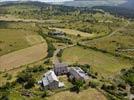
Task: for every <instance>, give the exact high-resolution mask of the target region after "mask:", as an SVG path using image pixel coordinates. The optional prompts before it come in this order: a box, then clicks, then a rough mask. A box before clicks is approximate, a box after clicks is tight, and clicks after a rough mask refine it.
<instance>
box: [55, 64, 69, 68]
mask: <svg viewBox="0 0 134 100" xmlns="http://www.w3.org/2000/svg"><path fill="white" fill-rule="evenodd" d="M67 66H68V65H67V64H65V63H56V64H54V67H67Z"/></svg>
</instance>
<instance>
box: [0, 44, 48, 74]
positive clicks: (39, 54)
mask: <svg viewBox="0 0 134 100" xmlns="http://www.w3.org/2000/svg"><path fill="white" fill-rule="evenodd" d="M46 56H47V44H46V43H45V42H44V43H41V44H37V45H34V46H32V47H28V48H26V49H22V50H18V51H15V52H12V53H9V54H6V55H3V56H1V57H0V71H4V70H11V69H14V68H17V67H20V66H22V65H26V64H29V63H33V62H35V61H38V60H41V59H43V58H45V57H46Z"/></svg>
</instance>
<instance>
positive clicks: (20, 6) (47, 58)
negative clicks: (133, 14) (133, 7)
mask: <svg viewBox="0 0 134 100" xmlns="http://www.w3.org/2000/svg"><path fill="white" fill-rule="evenodd" d="M78 2H79V0H78ZM117 3H120V1H117V2H114V4H117ZM90 4H91V3H90ZM109 4H111V1H109ZM133 49H134V21H133V20H132V19H128V18H126V17H119V16H115V15H114V14H110V13H108V12H105V11H103V10H96V9H89V8H85V7H68V6H61V5H51V4H46V3H42V2H36V1H35V2H33V1H29V2H11V3H10V2H9V3H7V4H3V5H0V100H129V98H130V95H132V96H133V89H134V88H133V87H134V79H133V77H134V71H133V69H134V68H133V67H134V50H133ZM57 65H58V67H59V68H60V67H61V66H63V69H64V67H67V69H68V73H67V74H63V75H56V76H54V75H53V76H54V78H57V79H56V80H55V81H54V83H53V84H56V82H57V81H58V82H59V81H60V82H63V83H64V86H63V87H60V88H55V87H56V86H57V85H52V88H54V89H49V88H51V87H49V88H48V89H46V88H45V87H43V85H44V84H48V83H49V82H51V81H52V78H53V76H52V78H51V80H49V81H48V82H47V81H46V80H45V79H44V78H45V77H46V76H47V75H50V74H53V73H52V72H55V66H57ZM65 65H66V66H65ZM71 68H76V69H78V68H80V69H81V70H82V72H81V73H85V74H86V75H87V76H88V77H89V79H87V80H84V82H83V81H81V80H76V79H74V80H71V78H70V77H71V76H70V74H71V72H70V69H71ZM64 70H65V69H64ZM51 71H52V72H51ZM60 71H61V73H64V72H65V71H62V67H61V69H60ZM48 72H51V73H49V74H46V73H48ZM55 74H56V73H55ZM48 78H49V77H48ZM43 79H44V80H45V81H43V82H44V83H42V84H41V82H42V80H43ZM132 100H133V99H132Z"/></svg>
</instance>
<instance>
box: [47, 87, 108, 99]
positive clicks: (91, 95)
mask: <svg viewBox="0 0 134 100" xmlns="http://www.w3.org/2000/svg"><path fill="white" fill-rule="evenodd" d="M47 100H107V99H106V97H105V96H104V95H103V94H101V93H100V92H98V91H97V90H95V89H87V90H83V91H82V92H80V93H79V94H76V93H73V92H70V91H65V92H60V93H57V94H56V95H54V96H51V97H49V98H47Z"/></svg>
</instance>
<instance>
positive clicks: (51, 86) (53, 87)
mask: <svg viewBox="0 0 134 100" xmlns="http://www.w3.org/2000/svg"><path fill="white" fill-rule="evenodd" d="M58 87H59V82H57V81H53V82H52V83H50V84H49V89H57V88H58Z"/></svg>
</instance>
